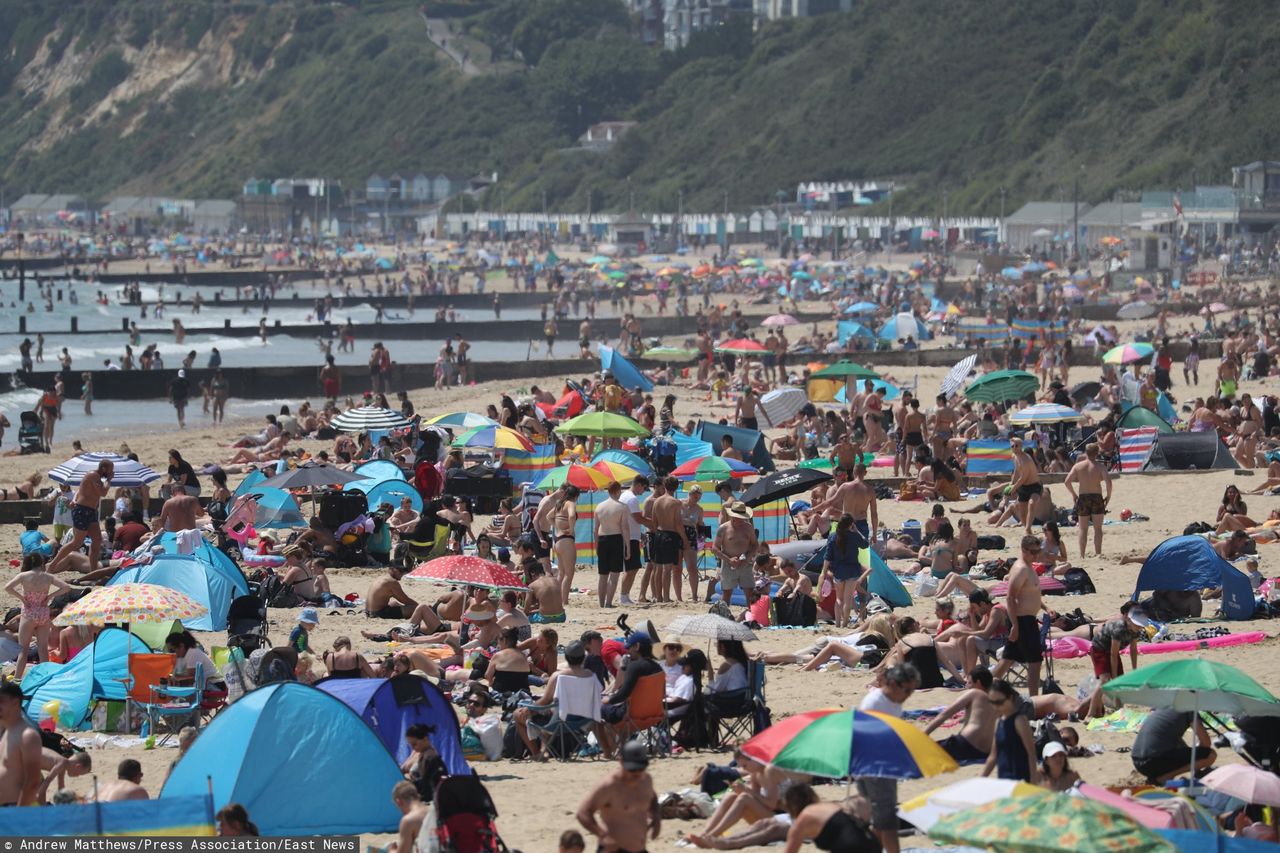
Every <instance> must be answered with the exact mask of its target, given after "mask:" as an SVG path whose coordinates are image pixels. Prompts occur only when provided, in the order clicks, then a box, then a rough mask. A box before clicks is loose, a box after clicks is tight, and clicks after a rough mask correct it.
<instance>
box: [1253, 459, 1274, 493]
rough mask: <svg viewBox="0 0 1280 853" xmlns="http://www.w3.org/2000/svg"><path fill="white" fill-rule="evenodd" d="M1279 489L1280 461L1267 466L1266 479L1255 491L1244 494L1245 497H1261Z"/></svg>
mask: <svg viewBox="0 0 1280 853" xmlns="http://www.w3.org/2000/svg"><path fill="white" fill-rule="evenodd" d="M1277 487H1280V459H1278V460H1276V461H1275V462H1271V463H1270V464H1268V465H1267V479H1266V480H1264V481H1263V483H1262V485H1260V486H1258V488H1256V489H1250V490H1249V491H1247V492H1245V494H1246V495H1261V494H1265V493H1266V492H1269V491H1270V490H1272V489H1274V488H1277Z"/></svg>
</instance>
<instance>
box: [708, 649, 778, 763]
mask: <svg viewBox="0 0 1280 853" xmlns="http://www.w3.org/2000/svg"><path fill="white" fill-rule="evenodd" d="M764 684H765V666H764V664H763V663H762V662H760V661H757V660H750V661H747V687H746V689H745V690H731V691H728V692H726V693H708V694H705V696H704V700H705V702H706V709H707V718H708V720H709V722H710V726H711V730H712V731H714V732H715V745H716V746H717V747H720V746H736V745H737V744H738V743H741V742H742V741H744V740H747V739H748V738H750V737H751V736H752V735H754V734H756V712H757V710H758V709H760V708H762V707H764Z"/></svg>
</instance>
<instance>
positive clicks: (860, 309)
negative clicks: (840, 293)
mask: <svg viewBox="0 0 1280 853" xmlns="http://www.w3.org/2000/svg"><path fill="white" fill-rule="evenodd" d="M879 310H880V306H879V305H877V304H876V303H874V302H855V303H854V304H852V305H850V306H849V307H848V308H846V309H844V313H846V314H874V313H876V312H877V311H879Z"/></svg>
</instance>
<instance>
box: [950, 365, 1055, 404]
mask: <svg viewBox="0 0 1280 853" xmlns="http://www.w3.org/2000/svg"><path fill="white" fill-rule="evenodd" d="M1038 390H1040V380H1039V379H1036V378H1035V376H1033V375H1032V374H1030V373H1027V372H1026V371H1025V370H997V371H995V372H994V373H988V374H986V375H984V376H979V377H978V378H977V379H975V380H974V381H973V382H971V383H969V387H968V388H965V389H964V395H965V396H966V397H968V398H969V399H970V400H973V401H974V402H978V403H1003V402H1004V401H1005V400H1018V399H1021V398H1022V397H1025V396H1027V395H1028V394H1034V393H1035V392H1036V391H1038Z"/></svg>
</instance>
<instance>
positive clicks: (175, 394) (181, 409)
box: [169, 370, 191, 429]
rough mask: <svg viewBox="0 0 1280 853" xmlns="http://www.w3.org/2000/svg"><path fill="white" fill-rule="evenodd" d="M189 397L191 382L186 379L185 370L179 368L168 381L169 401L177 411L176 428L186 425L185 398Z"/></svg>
mask: <svg viewBox="0 0 1280 853" xmlns="http://www.w3.org/2000/svg"><path fill="white" fill-rule="evenodd" d="M190 397H191V383H190V382H189V381H187V371H185V370H179V371H178V375H177V376H176V377H174V379H173V381H171V382H170V383H169V402H170V403H172V404H173V408H174V411H176V412H177V413H178V429H186V427H187V400H188V399H190Z"/></svg>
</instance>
